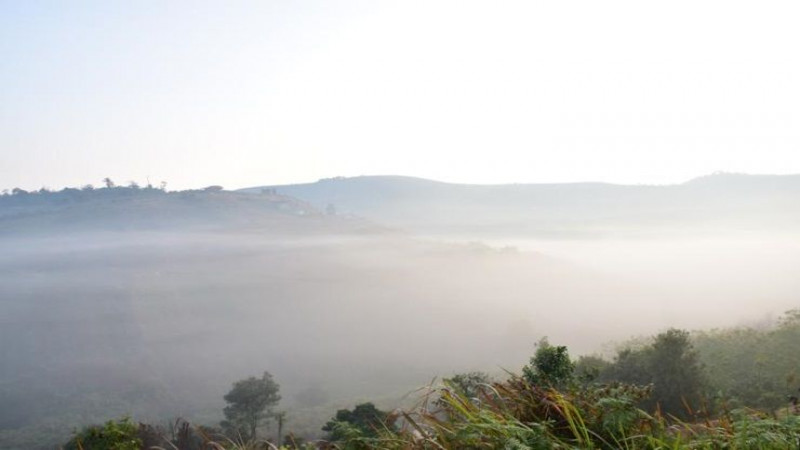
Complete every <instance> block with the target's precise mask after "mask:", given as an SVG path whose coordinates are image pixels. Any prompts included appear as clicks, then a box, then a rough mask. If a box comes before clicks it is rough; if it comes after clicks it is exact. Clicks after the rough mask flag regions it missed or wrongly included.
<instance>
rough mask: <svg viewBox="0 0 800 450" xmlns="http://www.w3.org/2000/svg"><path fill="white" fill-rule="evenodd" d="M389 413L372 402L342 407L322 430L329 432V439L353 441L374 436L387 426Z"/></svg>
mask: <svg viewBox="0 0 800 450" xmlns="http://www.w3.org/2000/svg"><path fill="white" fill-rule="evenodd" d="M388 417H389V414H388V413H387V412H385V411H381V410H379V409H378V408H376V407H375V405H373V404H372V403H362V404H360V405H356V407H355V408H353V410H352V411H351V410H349V409H340V410H338V411H336V416H335V417H334V418H333V419H332V420H330V421H328V423H326V424H325V426H324V427H322V431H327V432H328V440H329V441H334V442H336V441H353V440H355V439H356V438H359V439H360V438H374V437H375V436H377V435H378V433H379V432H380V430H382V429H384V428H386V426H387V424H386V421H387V419H388Z"/></svg>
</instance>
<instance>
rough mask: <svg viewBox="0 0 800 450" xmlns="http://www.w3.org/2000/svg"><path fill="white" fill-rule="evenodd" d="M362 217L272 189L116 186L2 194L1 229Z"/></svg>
mask: <svg viewBox="0 0 800 450" xmlns="http://www.w3.org/2000/svg"><path fill="white" fill-rule="evenodd" d="M368 226H369V225H367V224H366V222H364V221H358V220H356V219H352V218H349V219H347V220H345V219H344V218H341V217H329V216H326V215H325V214H323V213H321V212H320V211H318V210H317V209H315V208H314V207H313V206H311V205H310V204H308V203H306V202H303V201H300V200H297V199H295V198H292V197H289V196H286V195H278V194H274V193H270V194H264V195H259V196H253V195H246V194H242V193H237V192H229V191H223V190H222V189H221V188H219V187H213V188H209V189H205V190H191V191H180V192H165V191H162V190H159V189H145V188H141V189H140V188H136V189H134V188H129V187H115V188H110V189H90V190H79V189H64V190H62V191H58V192H46V191H45V192H32V193H27V192H18V193H15V194H14V195H3V196H0V233H6V234H13V233H26V234H30V233H45V234H49V233H53V232H56V233H59V232H73V231H101V230H102V231H126V230H171V231H174V230H180V229H184V230H189V229H191V230H236V231H242V230H248V229H252V230H265V231H270V232H279V233H297V232H303V233H305V232H316V231H322V232H329V231H336V232H339V231H354V230H358V229H360V228H364V227H368Z"/></svg>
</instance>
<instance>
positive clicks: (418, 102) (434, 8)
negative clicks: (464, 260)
mask: <svg viewBox="0 0 800 450" xmlns="http://www.w3.org/2000/svg"><path fill="white" fill-rule="evenodd" d="M799 13H800V4H798V3H796V2H772V1H763V2H737V1H729V0H728V1H704V0H694V1H671V2H646V1H641V0H635V1H614V0H608V1H602V2H599V1H596V0H589V1H582V0H564V1H520V2H514V1H503V2H491V1H467V0H459V1H435V0H425V1H413V0H404V1H378V0H370V1H345V0H342V1H312V0H309V1H279V0H275V1H268V0H261V1H253V2H243V1H233V0H230V1H213V2H212V1H207V2H206V1H177V0H175V1H169V2H165V1H149V0H137V1H105V0H104V1H94V2H93V1H73V2H63V1H53V2H45V1H36V0H17V1H11V0H0V189H3V188H12V187H21V188H23V189H38V188H40V187H43V186H44V187H49V188H61V187H64V186H81V185H84V184H87V183H91V184H95V185H99V184H101V179H102V178H104V177H111V178H112V179H114V180H116V181H117V182H118V183H122V184H124V183H126V182H128V181H129V180H135V181H137V182H139V183H140V184H141V183H146V182H147V180H150V181H151V182H152V183H153V184H157V183H158V182H160V181H166V182H167V183H168V188H170V189H183V188H193V187H203V186H206V185H211V184H221V185H223V186H225V187H226V188H241V187H247V186H257V185H265V184H285V183H296V182H310V181H315V180H317V179H319V178H327V177H334V176H358V175H380V174H398V175H410V176H418V177H424V178H431V179H436V180H441V181H449V182H461V183H540V182H575V181H606V182H613V183H626V184H667V183H679V182H683V181H686V180H688V179H691V178H693V177H696V176H701V175H706V174H709V173H712V172H716V171H726V172H745V173H780V174H785V173H800V111H799V109H800V108H798V105H800V81H798V80H800V52H798V50H797V43H798V42H800V27H797V24H796V22H797V21H796V19H797V17H799V16H800V15H799Z"/></svg>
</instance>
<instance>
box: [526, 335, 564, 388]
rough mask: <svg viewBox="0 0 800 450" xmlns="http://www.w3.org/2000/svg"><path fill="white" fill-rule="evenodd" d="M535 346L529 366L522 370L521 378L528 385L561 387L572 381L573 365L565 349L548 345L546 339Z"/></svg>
mask: <svg viewBox="0 0 800 450" xmlns="http://www.w3.org/2000/svg"><path fill="white" fill-rule="evenodd" d="M536 346H537V347H538V348H537V349H536V354H535V355H534V356H533V357H532V358H531V361H530V364H528V365H527V366H525V367H523V368H522V377H523V378H525V380H526V381H527V382H528V383H531V384H535V385H546V386H551V387H563V386H564V385H565V384H566V383H567V382H569V381H571V380H572V374H573V372H574V371H575V365H574V364H573V363H572V361H571V360H570V359H569V352H568V351H567V347H565V346H553V345H550V343H549V342H548V341H547V338H542V340H540V341H539V343H538V344H536Z"/></svg>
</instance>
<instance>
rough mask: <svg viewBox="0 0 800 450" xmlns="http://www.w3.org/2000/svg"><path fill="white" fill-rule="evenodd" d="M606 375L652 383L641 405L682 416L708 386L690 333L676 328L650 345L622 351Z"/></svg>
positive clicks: (634, 381) (617, 378)
mask: <svg viewBox="0 0 800 450" xmlns="http://www.w3.org/2000/svg"><path fill="white" fill-rule="evenodd" d="M603 378H606V380H617V381H621V382H624V383H632V384H637V385H646V384H652V385H653V395H652V397H651V398H650V399H648V400H646V401H644V402H643V405H642V406H643V407H644V408H645V409H648V410H653V409H656V408H658V409H660V410H661V411H662V412H664V413H666V414H671V415H673V416H676V417H680V418H689V416H690V415H691V414H690V411H688V410H687V408H686V406H687V405H688V406H690V407H692V408H695V407H696V406H698V405H699V404H700V401H701V397H702V395H703V392H704V389H705V374H704V369H703V366H702V365H701V364H700V361H699V359H698V356H697V353H696V352H695V351H694V348H693V346H692V342H691V340H690V338H689V332H688V331H684V330H678V329H674V328H672V329H669V330H667V331H665V332H663V333H661V334H659V335H657V336H655V338H653V341H652V342H651V343H650V344H649V345H647V346H644V347H642V348H635V349H632V348H627V349H622V350H620V351H619V353H618V354H617V357H616V359H615V361H614V363H613V364H612V365H611V367H610V368H609V369H608V375H607V376H605V377H603Z"/></svg>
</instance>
